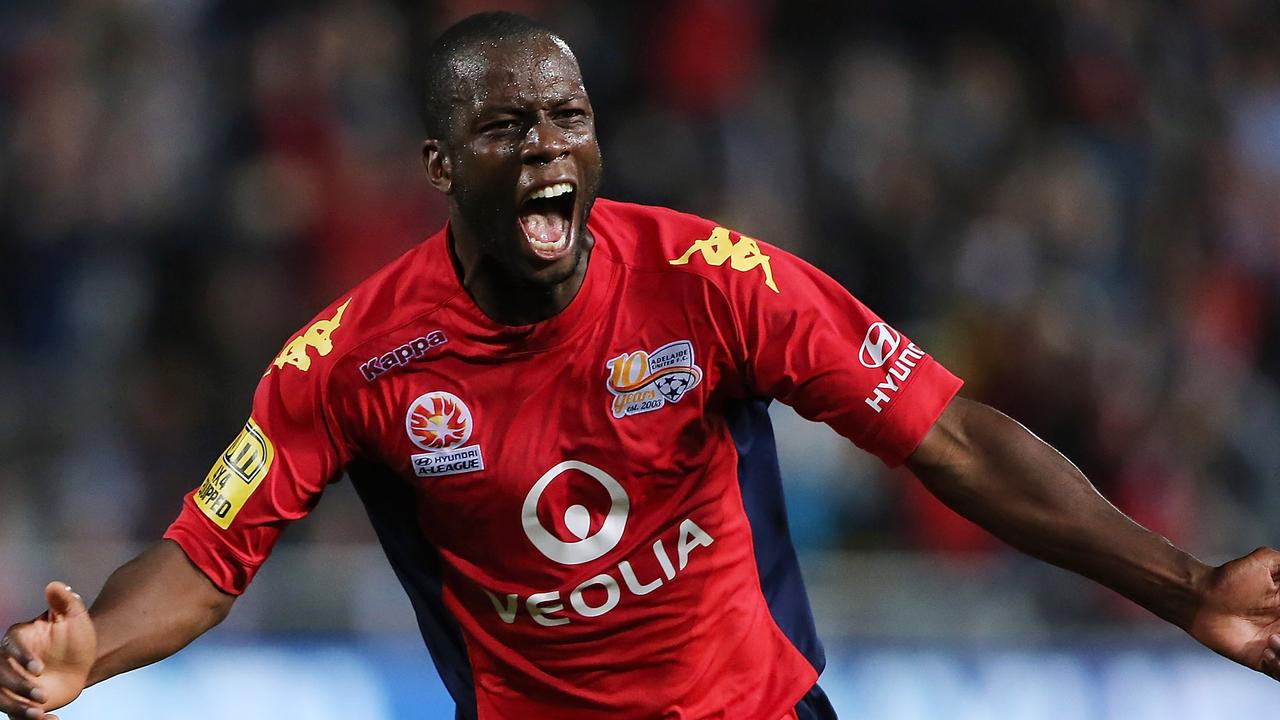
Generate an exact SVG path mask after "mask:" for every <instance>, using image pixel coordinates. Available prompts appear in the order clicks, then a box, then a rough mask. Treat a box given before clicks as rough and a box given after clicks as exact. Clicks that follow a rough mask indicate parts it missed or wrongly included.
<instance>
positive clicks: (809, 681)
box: [166, 200, 960, 720]
mask: <svg viewBox="0 0 1280 720" xmlns="http://www.w3.org/2000/svg"><path fill="white" fill-rule="evenodd" d="M588 228H589V229H590V231H591V234H592V235H593V236H594V238H595V246H594V249H593V250H592V252H591V255H590V259H589V263H588V267H587V271H586V277H585V279H584V281H583V285H582V288H581V290H580V291H579V292H578V294H577V296H576V297H575V298H574V299H573V301H572V302H571V303H570V304H569V306H568V307H567V308H565V310H564V311H563V312H561V313H560V314H559V315H557V316H555V317H553V318H551V319H549V320H546V321H544V322H540V323H537V324H535V325H529V326H523V327H512V326H503V325H499V324H497V323H495V322H494V321H492V320H491V319H489V318H488V317H487V316H485V315H484V314H483V313H482V312H481V311H480V310H479V308H477V306H476V305H475V304H474V302H473V301H472V300H471V298H470V296H469V295H468V294H467V293H466V292H465V291H464V289H463V287H462V285H461V283H460V282H459V280H458V277H457V276H456V274H455V271H454V266H453V263H452V260H451V256H450V248H449V243H448V235H447V230H442V231H441V232H439V233H437V234H436V235H435V236H433V237H431V238H430V239H428V240H427V241H426V242H424V243H422V244H421V245H419V246H418V247H416V248H415V249H413V250H411V251H409V252H408V253H406V254H405V255H404V256H402V257H401V258H399V259H398V260H396V261H395V262H393V263H392V264H391V265H389V266H387V267H386V268H384V269H382V270H381V271H379V272H378V273H377V274H375V275H373V276H372V277H370V278H369V279H368V280H366V281H365V282H363V283H362V284H360V285H359V286H358V287H356V288H355V289H354V290H352V291H351V292H350V293H348V294H345V295H343V296H342V297H340V298H339V299H338V300H337V301H336V302H335V303H334V304H333V305H332V306H331V307H329V308H328V309H326V310H325V311H323V312H322V313H320V315H319V316H318V317H317V318H316V319H315V320H314V321H313V322H312V323H311V324H310V325H309V326H308V327H307V328H306V329H305V330H304V331H303V332H302V333H300V334H299V335H298V336H297V337H296V338H294V339H293V340H292V341H291V342H290V343H289V344H288V345H287V346H286V347H285V349H284V351H283V352H282V353H281V354H280V355H279V357H278V358H276V360H275V361H274V362H273V363H272V364H271V365H270V366H269V367H268V370H267V373H266V375H265V376H264V377H263V379H262V382H261V384H260V385H259V387H258V390H257V393H256V395H255V397H254V402H253V410H252V415H251V417H250V419H249V421H248V422H247V424H246V426H245V428H244V430H243V431H242V432H241V433H240V435H239V436H238V437H237V438H236V439H235V441H233V442H232V444H231V446H230V447H229V448H228V449H227V451H226V452H225V453H224V454H223V456H222V457H221V458H219V460H218V461H217V462H216V463H215V465H214V467H213V469H212V470H211V471H210V473H209V475H208V477H207V478H206V479H205V481H204V482H203V483H202V484H201V485H200V487H199V488H197V489H196V491H195V492H194V493H192V494H191V495H189V496H188V497H187V498H186V500H185V504H184V508H183V511H182V513H181V515H180V516H179V517H178V519H177V520H176V521H175V522H174V524H173V525H172V526H171V527H170V529H169V531H168V532H167V534H166V537H168V538H170V539H172V540H174V541H176V542H177V543H178V544H179V545H180V546H181V547H182V548H183V550H184V551H185V552H186V553H187V555H189V556H190V557H191V559H192V560H193V561H194V562H195V564H196V565H198V566H199V567H200V568H201V569H202V570H203V571H204V572H206V573H207V574H208V575H209V577H210V578H211V579H212V580H213V582H214V583H215V584H216V585H217V586H218V587H220V588H221V589H223V590H224V591H226V592H228V593H232V594H238V593H240V592H242V591H243V590H244V589H245V587H246V586H247V585H248V584H249V582H250V580H251V579H252V578H253V575H254V573H255V572H256V571H257V569H258V567H259V566H260V565H261V563H262V562H263V560H265V558H266V557H267V555H268V553H270V551H271V548H272V546H273V545H274V543H275V541H276V539H277V538H278V536H279V534H280V532H281V530H282V529H283V528H284V526H285V525H287V524H288V523H289V522H290V521H293V520H297V519H299V518H301V517H303V516H305V515H306V514H307V513H308V511H309V510H310V509H311V508H312V507H314V505H315V504H316V502H317V501H318V499H319V497H320V494H321V492H322V491H323V490H324V488H325V486H326V485H327V484H329V483H330V482H333V481H335V480H337V479H339V478H340V477H341V476H342V475H343V474H344V472H345V473H346V474H347V475H348V476H349V477H350V478H351V480H352V482H353V483H354V485H355V487H356V489H357V491H358V492H359V495H360V497H361V499H362V500H363V502H364V504H365V506H366V508H367V510H368V513H369V516H370V518H371V519H372V522H373V525H374V528H375V530H376V531H377V534H378V536H379V539H380V541H381V542H382V545H383V547H384V548H385V550H386V553H387V556H388V558H389V559H390V561H391V564H392V566H393V567H394V569H395V571H396V573H397V575H398V576H399V578H400V581H401V582H402V584H403V585H404V588H405V590H406V591H407V592H408V594H409V597H410V599H411V600H412V602H413V606H414V608H415V611H416V613H417V617H418V621H419V625H420V627H421V629H422V634H423V637H424V639H425V640H426V642H427V645H428V647H429V649H430V651H431V654H432V657H433V659H434V660H435V663H436V666H437V668H438V670H439V672H440V674H441V677H442V679H443V681H444V683H445V685H446V687H447V688H448V690H449V691H450V693H451V694H452V696H453V698H454V699H455V701H456V702H457V704H458V715H459V717H466V718H480V719H481V720H491V719H493V718H519V719H521V720H524V719H527V718H610V720H618V719H625V718H637V719H640V718H643V719H645V720H650V719H652V718H671V719H674V718H683V719H689V720H692V719H694V718H735V719H738V718H742V719H745V720H778V719H779V718H784V717H787V718H789V717H796V716H797V715H796V714H797V713H799V717H801V718H806V717H834V714H833V713H832V712H831V711H830V709H829V708H830V706H829V704H827V703H826V701H825V698H823V697H822V695H821V691H820V690H818V689H817V687H816V685H815V683H816V681H817V678H818V674H819V672H820V671H821V668H822V664H823V659H822V649H821V646H820V644H819V643H818V640H817V638H816V636H815V633H814V629H813V621H812V617H811V614H810V611H809V607H808V600H807V598H806V597H805V593H804V588H803V583H802V581H801V578H800V573H799V568H798V566H797V564H796V559H795V553H794V550H793V549H792V546H791V542H790V539H789V537H788V533H787V528H786V516H785V511H784V509H783V503H782V494H781V482H780V480H779V477H778V467H777V457H776V453H775V450H774V442H773V435H772V430H771V429H770V426H769V421H768V415H767V413H766V411H765V408H766V406H767V403H768V402H769V399H772V398H776V399H778V400H781V401H783V402H785V403H787V404H789V405H791V406H793V407H794V408H795V409H796V410H797V411H798V412H799V413H800V414H801V415H803V416H805V417H807V418H809V419H812V420H818V421H823V422H826V423H828V424H829V425H831V426H832V427H833V428H835V429H836V430H837V431H838V432H840V433H841V434H843V435H844V436H846V437H848V438H849V439H850V440H852V441H853V442H854V443H856V444H858V445H859V446H860V447H862V448H864V449H866V450H868V451H870V452H872V453H874V454H876V455H877V456H879V457H880V458H882V459H883V460H884V461H885V462H887V463H889V464H892V465H896V464H899V463H901V462H903V460H905V459H906V457H907V456H908V455H909V454H910V453H911V452H912V451H913V450H914V449H915V448H916V446H917V445H918V444H919V442H920V441H921V439H922V438H923V437H924V434H925V433H926V431H927V430H928V429H929V428H930V426H931V425H932V424H933V423H934V421H935V420H936V419H937V417H938V415H939V414H940V413H941V412H942V410H943V408H944V407H945V406H946V405H947V404H948V402H949V401H950V400H951V398H952V397H953V396H954V394H955V393H956V391H957V390H958V388H959V386H960V381H959V380H958V379H956V378H955V377H954V376H953V375H951V374H950V373H949V372H947V371H946V370H945V369H944V368H943V367H942V366H941V365H939V364H938V363H936V362H935V361H934V360H933V359H932V358H931V357H930V356H929V355H927V354H925V353H924V351H922V350H921V349H919V348H918V347H917V346H916V345H915V344H913V343H912V342H910V341H909V340H908V339H907V338H905V337H903V336H902V335H901V334H900V333H898V332H897V331H896V330H894V329H893V328H891V327H889V326H888V325H887V324H885V323H884V322H882V321H880V320H879V318H877V317H876V316H875V315H873V314H872V313H871V312H870V311H868V310H867V309H866V308H865V307H864V306H863V305H862V304H860V303H859V302H858V301H857V300H855V299H854V298H853V297H851V296H850V295H849V293H847V292H846V291H845V290H844V289H843V288H842V287H840V286H839V285H838V284H837V283H836V282H834V281H833V280H831V279H830V278H828V277H827V276H825V275H823V274H822V273H820V272H818V271H817V270H815V269H814V268H812V267H811V266H809V265H807V264H806V263H804V262H803V261H801V260H799V259H797V258H795V257H793V256H791V255H789V254H787V253H786V252H783V251H782V250H779V249H778V248H776V247H772V246H770V245H767V244H765V243H762V242H757V241H756V240H753V239H751V238H749V237H746V236H743V235H739V234H738V233H735V232H732V231H730V230H727V229H725V228H723V227H718V226H716V225H715V224H714V223H712V222H708V221H706V220H702V219H699V218H696V217H693V216H690V215H684V214H681V213H677V212H673V211H670V210H665V209H660V208H650V207H643V206H639V205H631V204H624V203H618V202H611V201H607V200H599V201H598V202H597V203H596V205H595V207H594V209H593V210H592V212H591V215H590V219H589V222H588Z"/></svg>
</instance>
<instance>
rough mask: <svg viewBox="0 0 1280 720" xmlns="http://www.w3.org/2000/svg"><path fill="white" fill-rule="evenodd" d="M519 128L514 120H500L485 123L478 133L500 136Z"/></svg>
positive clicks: (518, 124) (517, 122)
mask: <svg viewBox="0 0 1280 720" xmlns="http://www.w3.org/2000/svg"><path fill="white" fill-rule="evenodd" d="M519 127H520V123H519V121H517V120H516V119H515V118H502V119H499V120H494V121H492V122H487V123H485V124H484V125H482V126H481V127H480V132H483V133H487V134H490V135H501V134H505V133H509V132H512V131H514V130H517V129H518V128H519Z"/></svg>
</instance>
